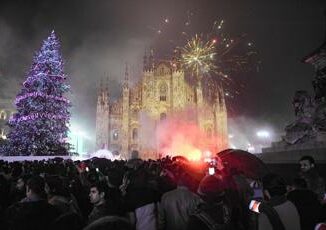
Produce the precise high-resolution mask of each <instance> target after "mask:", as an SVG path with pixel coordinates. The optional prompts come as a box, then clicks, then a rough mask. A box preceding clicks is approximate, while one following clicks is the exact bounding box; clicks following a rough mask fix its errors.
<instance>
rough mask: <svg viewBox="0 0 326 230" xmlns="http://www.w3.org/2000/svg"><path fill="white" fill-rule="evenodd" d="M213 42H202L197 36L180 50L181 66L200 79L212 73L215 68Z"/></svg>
mask: <svg viewBox="0 0 326 230" xmlns="http://www.w3.org/2000/svg"><path fill="white" fill-rule="evenodd" d="M215 43H216V41H215V40H211V41H206V42H205V41H203V40H202V39H201V38H200V36H198V35H197V34H196V35H195V36H194V37H193V38H192V39H191V40H189V41H188V42H187V44H186V45H185V46H184V47H183V48H181V59H180V62H181V65H182V66H183V67H185V69H188V70H190V71H191V72H192V73H195V74H196V77H197V78H198V79H200V77H201V76H202V74H204V73H207V72H209V71H212V70H213V69H215V68H216V66H215V55H216V52H215V50H216V47H215Z"/></svg>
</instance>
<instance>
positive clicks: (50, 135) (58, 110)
mask: <svg viewBox="0 0 326 230" xmlns="http://www.w3.org/2000/svg"><path fill="white" fill-rule="evenodd" d="M59 49H60V43H59V40H58V38H57V36H56V34H55V33H54V31H52V33H51V35H50V36H49V37H48V38H47V39H46V40H44V41H43V44H42V47H41V50H40V51H39V52H38V53H37V54H36V55H35V57H34V60H33V64H32V67H31V69H30V70H29V72H28V74H27V79H26V81H25V82H24V83H23V88H22V90H21V92H20V93H19V94H18V95H17V97H16V100H15V104H16V107H17V112H16V113H15V114H14V115H13V116H12V117H11V119H10V120H9V126H10V128H11V129H10V132H9V134H8V145H7V148H6V152H5V154H6V155H35V156H40V155H67V154H68V151H69V144H68V142H67V132H68V129H69V127H68V126H69V119H70V112H69V110H68V109H69V107H70V102H69V100H68V99H66V98H65V97H64V94H65V93H67V92H69V90H70V86H69V85H67V84H66V83H65V79H66V75H65V74H64V71H63V65H64V64H63V60H62V57H61V54H60V51H59Z"/></svg>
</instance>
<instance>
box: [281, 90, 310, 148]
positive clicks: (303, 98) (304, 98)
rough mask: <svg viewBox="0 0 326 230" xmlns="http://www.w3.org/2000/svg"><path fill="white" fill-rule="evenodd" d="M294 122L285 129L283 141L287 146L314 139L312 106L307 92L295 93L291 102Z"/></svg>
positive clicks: (299, 91)
mask: <svg viewBox="0 0 326 230" xmlns="http://www.w3.org/2000/svg"><path fill="white" fill-rule="evenodd" d="M292 104H293V107H294V113H295V121H294V122H293V123H291V124H289V125H288V126H286V127H285V131H286V135H285V136H284V137H283V140H284V141H285V142H287V143H289V144H295V143H302V142H307V141H309V140H311V139H313V138H314V129H313V120H314V118H313V117H314V105H313V102H312V100H311V97H310V95H309V94H308V92H307V91H304V90H298V91H296V92H295V95H294V98H293V101H292Z"/></svg>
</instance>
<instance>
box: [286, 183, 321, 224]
mask: <svg viewBox="0 0 326 230" xmlns="http://www.w3.org/2000/svg"><path fill="white" fill-rule="evenodd" d="M291 189H292V190H291V191H290V192H289V193H288V195H287V198H288V200H289V201H291V202H292V203H293V204H294V205H295V206H296V208H297V209H298V212H299V215H300V225H301V230H312V229H314V227H315V226H316V224H317V223H319V222H322V221H323V220H325V215H326V214H324V213H323V211H322V206H321V204H320V203H319V200H318V198H317V195H316V194H315V193H314V192H313V191H311V190H309V189H308V188H307V184H306V181H305V180H304V179H302V178H296V179H294V180H293V184H292V188H291ZM322 215H324V218H323V216H322Z"/></svg>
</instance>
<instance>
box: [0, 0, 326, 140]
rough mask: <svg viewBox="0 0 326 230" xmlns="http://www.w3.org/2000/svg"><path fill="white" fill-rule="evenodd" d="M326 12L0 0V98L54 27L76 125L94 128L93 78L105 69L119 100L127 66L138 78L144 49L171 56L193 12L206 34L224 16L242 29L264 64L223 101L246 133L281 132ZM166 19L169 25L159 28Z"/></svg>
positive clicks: (291, 6) (297, 0)
mask: <svg viewBox="0 0 326 230" xmlns="http://www.w3.org/2000/svg"><path fill="white" fill-rule="evenodd" d="M325 9H326V2H325V1H324V0H310V1H308V0H306V1H304V0H287V1H284V0H274V1H267V0H247V1H241V0H238V1H235V0H223V1H222V0H197V1H195V0H174V1H172V0H159V1H158V0H106V1H104V0H69V1H68V0H65V1H63V0H56V1H54V0H52V1H51V0H37V1H36V0H34V1H25V0H20V1H18V0H1V1H0V98H5V99H14V97H15V96H16V94H17V93H18V91H19V89H20V84H21V83H22V82H23V80H24V79H25V74H26V73H27V71H28V69H29V67H30V65H31V63H32V57H33V53H34V52H35V51H37V50H38V49H39V48H40V45H41V42H42V40H43V39H45V38H46V37H47V36H48V35H49V33H50V32H51V30H52V29H54V30H55V31H56V32H57V34H58V35H59V37H60V40H61V45H62V53H63V58H64V60H65V62H66V65H65V72H66V73H67V74H68V75H69V82H70V84H71V87H72V96H71V97H72V100H73V104H74V107H73V109H72V112H73V120H72V122H73V123H80V122H81V121H82V124H81V126H82V127H83V128H84V129H86V130H87V131H88V132H89V133H90V134H91V135H92V134H94V129H95V128H94V127H95V108H96V84H98V83H99V79H100V78H101V77H102V78H103V77H106V76H107V75H109V77H110V79H111V82H110V92H111V95H112V96H113V97H114V98H117V97H118V96H119V93H120V91H119V85H120V84H121V81H122V79H123V73H124V63H125V62H128V63H129V64H130V66H131V68H130V69H131V70H130V71H131V73H130V75H131V76H132V79H131V81H133V82H136V81H137V80H138V79H139V71H140V69H141V68H142V56H143V54H144V52H145V50H149V48H150V47H154V49H156V51H157V55H158V56H160V57H161V58H163V57H166V56H167V55H169V54H170V51H171V52H172V50H171V49H172V46H171V42H168V41H169V40H178V34H180V32H181V31H182V30H183V28H182V25H183V23H184V22H185V21H186V20H187V15H189V12H191V15H192V16H191V20H190V21H191V25H190V30H191V32H193V33H196V32H197V33H207V32H208V31H209V28H210V27H211V26H212V24H213V22H214V21H215V20H220V19H224V20H225V27H224V30H225V32H227V33H228V34H230V35H231V36H238V35H241V34H244V33H245V34H247V36H246V39H248V40H249V41H251V42H252V43H253V44H254V48H255V50H256V51H257V53H258V57H259V58H258V59H259V61H261V64H260V65H259V69H258V70H259V71H252V72H247V73H240V74H237V75H236V76H233V80H234V81H235V82H241V84H244V88H243V89H241V91H240V95H238V96H237V97H235V98H234V99H233V100H232V101H230V102H229V105H228V106H229V111H230V115H231V116H232V117H233V119H234V121H235V123H233V124H235V126H241V128H240V129H241V130H243V132H245V133H246V132H247V133H249V132H250V130H254V129H255V128H258V127H267V128H271V129H273V130H274V131H275V132H276V133H278V134H279V133H281V132H282V129H283V127H284V126H285V125H286V124H288V123H289V122H291V121H292V120H293V117H294V115H293V110H292V107H291V99H292V97H293V95H294V92H295V91H296V90H299V89H305V90H308V91H310V92H311V93H312V86H311V80H312V79H313V77H314V70H313V67H312V66H309V65H307V64H303V63H302V62H301V59H302V58H303V57H304V56H305V55H307V54H309V53H310V52H312V51H313V50H314V49H316V48H318V47H319V46H320V45H321V44H322V43H323V41H324V39H325V18H324V10H325ZM165 18H168V19H169V23H168V25H165V26H166V27H164V28H163V27H162V34H160V35H158V34H157V33H156V30H157V29H161V27H160V26H162V23H163V22H164V19H165ZM237 121H238V122H239V121H241V124H240V123H239V124H237Z"/></svg>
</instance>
